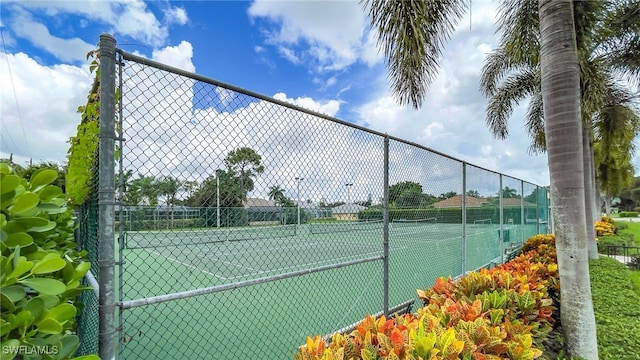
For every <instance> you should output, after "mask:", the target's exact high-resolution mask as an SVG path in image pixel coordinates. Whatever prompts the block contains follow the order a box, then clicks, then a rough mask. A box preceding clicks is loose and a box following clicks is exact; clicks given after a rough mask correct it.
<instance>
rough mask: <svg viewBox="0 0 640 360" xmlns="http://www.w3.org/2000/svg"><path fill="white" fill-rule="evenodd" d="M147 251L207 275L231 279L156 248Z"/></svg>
mask: <svg viewBox="0 0 640 360" xmlns="http://www.w3.org/2000/svg"><path fill="white" fill-rule="evenodd" d="M147 251H148V252H150V253H154V254H156V255H160V256H162V257H164V258H166V259H167V260H169V261H173V262H177V263H178V264H180V265H183V266H186V267H188V268H191V269H194V270H198V271H200V272H201V273H203V274H206V275H212V276H215V277H217V278H218V279H222V280H229V279H230V278H226V277H224V276H220V275H216V274H214V273H212V272H209V271H206V270H202V269H200V268H198V267H195V266H193V265H191V264H187V263H185V262H183V261H180V260H178V259H176V258H174V257H171V256H166V255H164V254H162V253H159V252H157V251H155V250H147Z"/></svg>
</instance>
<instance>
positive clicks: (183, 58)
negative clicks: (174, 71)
mask: <svg viewBox="0 0 640 360" xmlns="http://www.w3.org/2000/svg"><path fill="white" fill-rule="evenodd" d="M192 57H193V46H192V45H191V43H190V42H188V41H184V40H183V41H181V42H180V44H178V45H177V46H167V47H164V48H162V49H157V50H154V51H153V55H152V58H153V60H156V61H159V62H161V63H164V64H166V65H170V66H173V67H177V68H178V69H182V70H185V71H190V72H195V71H196V67H195V66H194V65H193V62H192V61H191V58H192Z"/></svg>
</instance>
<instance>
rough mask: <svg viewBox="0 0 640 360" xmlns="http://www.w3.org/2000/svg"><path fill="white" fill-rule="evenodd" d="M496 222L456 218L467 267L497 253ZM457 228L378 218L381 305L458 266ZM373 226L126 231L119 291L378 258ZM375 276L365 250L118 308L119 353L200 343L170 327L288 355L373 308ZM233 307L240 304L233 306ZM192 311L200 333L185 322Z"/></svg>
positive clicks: (229, 350) (251, 353) (154, 290)
mask: <svg viewBox="0 0 640 360" xmlns="http://www.w3.org/2000/svg"><path fill="white" fill-rule="evenodd" d="M498 229H499V226H497V225H494V224H490V223H486V224H485V223H478V224H469V225H468V226H467V229H466V231H467V236H466V239H467V259H466V261H467V268H468V269H471V268H473V267H479V266H482V265H485V264H487V263H488V262H490V261H491V260H493V259H495V258H497V257H499V256H500V251H501V249H500V242H499V238H498V235H499V234H498ZM461 230H462V226H461V224H442V223H437V222H435V220H431V219H425V220H422V221H395V222H392V223H390V224H389V239H390V240H389V254H390V255H389V256H390V258H389V267H390V270H389V303H390V306H393V305H396V304H399V303H402V302H404V301H407V300H411V299H415V297H416V289H418V288H425V287H428V286H431V284H433V281H434V280H435V278H437V277H439V276H457V275H459V274H460V273H461V270H462V265H461V264H462V256H461V254H462V241H461V238H462V237H461ZM382 235H383V224H382V222H379V221H377V222H376V221H371V222H336V223H317V224H313V223H312V224H303V225H300V226H296V225H287V226H254V227H244V228H220V229H216V228H212V229H193V230H181V231H141V232H127V233H126V234H125V237H124V240H125V241H124V244H123V245H124V247H123V249H122V255H123V260H124V265H123V274H122V278H123V279H124V280H125V281H123V282H122V283H121V285H122V288H121V291H122V295H123V298H124V300H133V299H139V298H148V297H152V296H157V295H163V294H169V293H176V292H181V291H186V290H193V289H197V288H206V287H212V286H216V285H224V284H236V283H239V282H243V281H247V280H254V279H260V278H265V277H270V276H279V275H283V274H288V273H291V272H296V271H306V270H311V269H315V268H318V267H323V266H331V265H338V264H341V263H345V262H349V261H353V260H359V259H368V258H372V259H374V258H380V257H382V255H383V244H382ZM512 237H513V238H516V237H515V236H514V235H512ZM517 239H518V241H519V239H520V238H519V237H517ZM382 277H383V273H382V261H381V260H372V261H370V262H364V263H360V264H357V265H351V266H346V267H339V268H335V269H329V270H326V271H321V272H311V271H310V272H309V273H308V274H304V275H302V276H297V277H291V278H284V279H279V280H277V281H270V282H264V283H260V284H257V285H252V286H247V287H240V288H237V289H231V290H225V291H220V292H215V293H211V294H207V295H201V296H197V297H192V298H187V299H180V300H174V301H169V302H164V303H158V304H153V305H150V306H145V307H136V308H132V309H127V310H124V312H125V314H124V318H123V319H124V320H123V321H124V331H123V333H122V337H123V342H124V344H123V349H122V356H123V358H127V359H131V358H142V357H144V356H145V355H144V354H148V353H149V351H150V350H151V349H153V353H154V354H157V356H158V357H159V358H175V357H187V358H189V357H191V356H197V354H198V353H200V354H201V351H202V350H203V349H202V348H200V349H189V348H183V347H181V346H180V344H181V343H185V344H186V343H189V342H187V341H184V342H181V339H182V340H187V339H190V342H193V339H198V338H201V339H202V341H201V342H199V343H202V344H203V345H202V346H210V347H211V348H210V349H206V350H207V351H208V353H209V354H215V355H212V358H215V359H228V358H234V357H255V358H260V357H261V356H264V354H265V353H266V352H269V353H270V354H273V353H274V351H276V352H277V351H283V353H279V354H278V356H277V357H278V358H291V355H292V354H293V352H295V350H296V348H297V346H298V345H299V344H302V343H303V342H304V337H305V336H306V335H311V334H325V333H326V334H328V333H331V332H333V331H336V330H338V329H340V328H343V327H345V326H348V325H351V324H353V323H354V322H357V321H358V320H360V319H361V318H362V317H363V316H364V314H367V313H376V312H378V311H380V310H381V309H382V305H383V304H382V299H383V287H382V284H383V279H382ZM363 279H365V281H363ZM238 309H242V310H240V311H247V312H249V313H250V314H251V316H238V315H239V314H238V313H237V311H238ZM326 309H334V311H333V312H332V313H329V314H328V313H327V311H326ZM319 314H322V315H319ZM258 318H259V319H260V321H252V319H258ZM196 321H197V322H199V323H200V324H201V327H200V328H202V327H204V328H206V329H208V332H207V334H202V331H197V330H195V329H194V328H193V327H192V326H190V325H189V324H191V323H194V322H196ZM203 322H204V324H202V323H203ZM258 324H259V326H260V327H261V328H260V329H256V328H255V327H256V326H258ZM158 329H167V330H164V331H158ZM168 329H171V330H170V331H169V330H168ZM247 334H252V335H251V336H253V334H255V335H256V336H259V337H260V338H261V341H258V342H254V344H262V345H261V346H257V347H256V346H252V347H243V346H242V344H240V343H237V342H238V341H239V340H238V339H241V338H246V337H247ZM206 337H213V338H215V341H214V342H211V341H206V340H205V338H206ZM165 343H166V344H167V346H161V344H165ZM196 350H197V351H196ZM269 357H273V356H271V355H270V356H269Z"/></svg>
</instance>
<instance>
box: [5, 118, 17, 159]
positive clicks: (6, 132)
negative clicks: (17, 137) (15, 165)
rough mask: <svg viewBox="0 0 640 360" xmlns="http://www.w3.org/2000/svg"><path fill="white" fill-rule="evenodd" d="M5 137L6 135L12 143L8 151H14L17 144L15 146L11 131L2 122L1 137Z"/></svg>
mask: <svg viewBox="0 0 640 360" xmlns="http://www.w3.org/2000/svg"><path fill="white" fill-rule="evenodd" d="M5 137H8V138H9V140H10V141H11V143H12V144H13V145H12V147H11V148H10V149H9V151H8V152H9V153H13V152H16V150H18V146H16V142H15V141H13V137H11V133H10V132H9V130H8V129H7V127H6V126H5V125H4V123H2V138H5Z"/></svg>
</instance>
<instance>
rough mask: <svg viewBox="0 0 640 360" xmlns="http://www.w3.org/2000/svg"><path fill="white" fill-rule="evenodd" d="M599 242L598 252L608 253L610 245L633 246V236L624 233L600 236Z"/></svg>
mask: <svg viewBox="0 0 640 360" xmlns="http://www.w3.org/2000/svg"><path fill="white" fill-rule="evenodd" d="M597 244H598V252H599V253H601V254H606V253H607V247H608V246H633V236H632V235H630V234H624V233H618V234H616V235H606V236H599V237H598V241H597Z"/></svg>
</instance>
